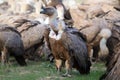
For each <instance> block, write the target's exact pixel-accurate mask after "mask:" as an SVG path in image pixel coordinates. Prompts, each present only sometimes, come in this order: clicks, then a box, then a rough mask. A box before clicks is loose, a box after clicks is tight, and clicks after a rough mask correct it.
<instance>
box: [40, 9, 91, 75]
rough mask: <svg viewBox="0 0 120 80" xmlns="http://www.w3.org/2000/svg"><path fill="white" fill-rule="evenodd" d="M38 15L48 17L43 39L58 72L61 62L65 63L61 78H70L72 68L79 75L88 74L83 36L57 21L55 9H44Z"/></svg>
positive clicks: (88, 63) (88, 62)
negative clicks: (47, 28) (64, 71)
mask: <svg viewBox="0 0 120 80" xmlns="http://www.w3.org/2000/svg"><path fill="white" fill-rule="evenodd" d="M40 13H42V14H45V15H47V16H48V18H47V21H46V23H47V24H48V25H49V27H50V29H49V30H46V32H45V38H46V41H47V44H48V46H49V48H50V49H51V51H52V54H53V56H54V58H55V62H56V63H55V64H56V67H57V70H58V72H59V71H60V70H61V66H62V62H65V68H66V73H65V74H64V75H63V76H68V77H70V76H71V75H70V71H71V69H72V68H76V69H77V70H78V71H79V72H80V73H81V74H88V73H89V72H90V66H91V63H90V61H89V58H88V51H87V46H86V42H85V38H84V37H83V35H82V34H81V33H80V32H79V31H78V30H77V29H74V28H69V27H66V25H65V24H64V22H63V21H60V20H57V11H56V9H55V8H53V7H46V8H43V9H42V10H41V12H40Z"/></svg>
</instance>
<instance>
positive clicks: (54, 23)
mask: <svg viewBox="0 0 120 80" xmlns="http://www.w3.org/2000/svg"><path fill="white" fill-rule="evenodd" d="M40 13H41V14H45V15H46V16H47V18H46V20H45V24H48V25H49V26H50V28H51V29H52V30H53V31H54V32H55V33H56V35H57V34H58V33H59V31H60V32H61V31H63V30H64V29H65V26H66V25H65V23H64V21H63V20H58V18H57V16H58V13H57V10H56V9H55V8H54V7H51V6H49V7H45V8H44V7H42V9H41V11H40Z"/></svg>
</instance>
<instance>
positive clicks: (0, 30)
mask: <svg viewBox="0 0 120 80" xmlns="http://www.w3.org/2000/svg"><path fill="white" fill-rule="evenodd" d="M0 53H1V54H0V55H1V61H2V64H3V65H4V64H5V63H8V62H9V56H10V55H11V56H14V57H15V59H16V61H17V62H18V63H19V64H20V65H21V66H25V65H26V62H25V59H24V57H23V55H24V53H25V52H24V46H23V42H22V40H21V35H20V33H19V32H18V31H17V30H16V29H15V28H13V27H10V26H8V25H2V24H1V25H0Z"/></svg>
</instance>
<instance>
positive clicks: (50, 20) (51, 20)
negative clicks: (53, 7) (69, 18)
mask: <svg viewBox="0 0 120 80" xmlns="http://www.w3.org/2000/svg"><path fill="white" fill-rule="evenodd" d="M56 23H57V12H55V13H54V14H53V15H51V16H48V17H47V18H46V20H45V24H49V25H55V24H56ZM55 26H57V25H55Z"/></svg>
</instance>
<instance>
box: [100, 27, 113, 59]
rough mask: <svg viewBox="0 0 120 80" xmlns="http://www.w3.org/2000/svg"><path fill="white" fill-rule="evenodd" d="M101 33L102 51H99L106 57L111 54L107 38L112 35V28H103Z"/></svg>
mask: <svg viewBox="0 0 120 80" xmlns="http://www.w3.org/2000/svg"><path fill="white" fill-rule="evenodd" d="M99 35H100V36H101V37H102V38H101V40H100V43H99V45H100V52H99V57H100V58H103V59H105V58H106V57H107V55H108V54H109V50H108V47H107V46H106V43H107V39H108V38H109V37H110V36H111V35H112V33H111V30H110V29H107V28H105V29H102V30H101V31H100V33H99Z"/></svg>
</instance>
